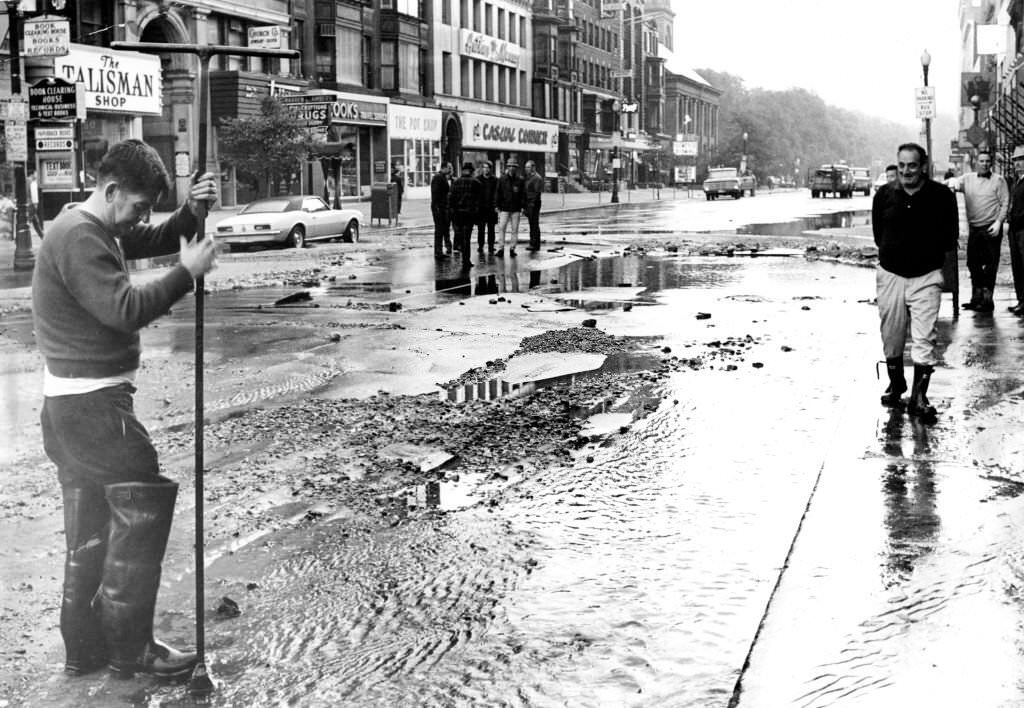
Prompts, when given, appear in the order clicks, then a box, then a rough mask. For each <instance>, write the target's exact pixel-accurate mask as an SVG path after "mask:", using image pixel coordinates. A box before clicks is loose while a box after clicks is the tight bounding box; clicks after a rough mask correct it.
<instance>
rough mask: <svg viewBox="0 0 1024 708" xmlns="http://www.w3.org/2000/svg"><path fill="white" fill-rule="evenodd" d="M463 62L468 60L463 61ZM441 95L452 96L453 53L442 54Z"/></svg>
mask: <svg viewBox="0 0 1024 708" xmlns="http://www.w3.org/2000/svg"><path fill="white" fill-rule="evenodd" d="M462 61H463V62H465V61H466V60H465V59H463V60H462ZM441 93H446V94H448V95H449V96H451V95H452V53H451V52H441Z"/></svg>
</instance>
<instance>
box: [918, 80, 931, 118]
mask: <svg viewBox="0 0 1024 708" xmlns="http://www.w3.org/2000/svg"><path fill="white" fill-rule="evenodd" d="M914 103H915V105H916V106H917V117H918V119H925V118H927V119H932V118H934V117H935V87H934V86H920V87H918V88H916V89H914Z"/></svg>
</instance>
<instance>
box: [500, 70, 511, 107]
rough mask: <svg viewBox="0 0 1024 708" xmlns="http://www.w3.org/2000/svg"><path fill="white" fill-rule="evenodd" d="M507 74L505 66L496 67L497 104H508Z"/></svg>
mask: <svg viewBox="0 0 1024 708" xmlns="http://www.w3.org/2000/svg"><path fill="white" fill-rule="evenodd" d="M508 72H509V68H508V67H507V66H499V67H498V102H499V103H508V102H509V100H508Z"/></svg>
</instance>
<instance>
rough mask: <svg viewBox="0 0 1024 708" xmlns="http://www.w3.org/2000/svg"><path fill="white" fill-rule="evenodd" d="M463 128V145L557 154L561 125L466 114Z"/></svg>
mask: <svg viewBox="0 0 1024 708" xmlns="http://www.w3.org/2000/svg"><path fill="white" fill-rule="evenodd" d="M462 128H463V130H462V135H463V138H462V144H463V145H465V146H466V147H479V148H495V149H499V150H501V149H505V150H523V151H526V152H557V151H558V125H557V124H554V123H540V122H538V121H533V120H517V119H515V118H501V117H500V116H485V115H480V114H478V113H464V114H463V126H462Z"/></svg>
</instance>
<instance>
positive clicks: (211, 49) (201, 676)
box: [110, 42, 299, 696]
mask: <svg viewBox="0 0 1024 708" xmlns="http://www.w3.org/2000/svg"><path fill="white" fill-rule="evenodd" d="M110 46H111V48H112V49H129V50H136V51H144V52H151V53H154V54H162V53H177V54H194V55H196V56H197V57H198V58H199V136H198V138H199V140H198V145H197V146H196V163H197V164H196V172H195V174H196V177H199V176H201V175H203V174H205V172H206V147H207V118H208V114H209V110H210V58H211V57H212V56H214V55H222V54H230V55H234V56H262V57H289V58H297V57H298V56H299V53H298V52H297V51H295V50H292V49H260V48H249V47H229V46H223V45H216V44H210V45H198V44H160V43H156V42H111V43H110ZM206 213H207V205H206V202H205V201H199V202H196V212H195V217H196V240H198V241H201V240H202V239H203V237H204V236H205V235H206ZM204 285H205V278H204V277H203V276H199V277H198V278H196V323H195V330H196V331H195V349H196V353H195V370H196V371H195V389H196V391H195V393H196V395H195V491H196V501H195V507H196V508H195V519H196V540H195V544H196V545H195V552H196V652H197V654H198V662H197V663H196V667H195V669H194V670H193V672H192V678H191V680H190V681H189V686H188V690H189V693H191V694H192V695H193V696H206V695H209V694H210V693H212V692H213V689H214V686H213V681H212V680H211V679H210V675H209V671H208V670H207V667H206V628H205V624H204V621H203V620H204V616H205V614H206V598H205V596H204V586H205V584H206V568H205V565H206V564H205V560H204V536H205V534H204V529H203V497H204V489H203V478H204V469H203V464H204V461H203V408H204V401H203V347H204V342H203V310H204V302H205V296H206V294H205V292H204Z"/></svg>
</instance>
